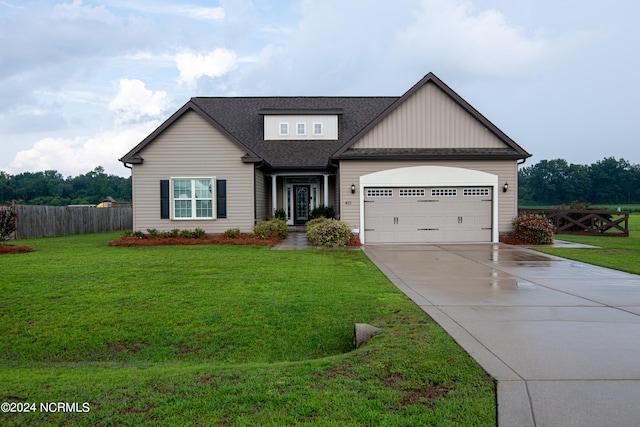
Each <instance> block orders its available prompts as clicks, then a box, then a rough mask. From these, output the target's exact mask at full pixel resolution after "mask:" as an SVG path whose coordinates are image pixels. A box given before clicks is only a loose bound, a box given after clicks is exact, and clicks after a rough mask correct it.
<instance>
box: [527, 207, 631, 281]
mask: <svg viewBox="0 0 640 427" xmlns="http://www.w3.org/2000/svg"><path fill="white" fill-rule="evenodd" d="M556 239H559V240H566V241H568V242H576V243H583V244H586V245H592V246H598V247H597V248H589V249H571V248H566V249H559V248H536V249H537V250H539V251H540V252H544V253H547V254H551V255H556V256H560V257H563V258H568V259H572V260H575V261H582V262H586V263H588V264H593V265H599V266H601V267H608V268H613V269H616V270H622V271H626V272H629V273H635V274H640V263H639V262H638V260H640V214H631V215H630V216H629V237H614V236H577V235H573V234H558V235H556Z"/></svg>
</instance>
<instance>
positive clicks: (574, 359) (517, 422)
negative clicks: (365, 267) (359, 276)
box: [364, 244, 640, 427]
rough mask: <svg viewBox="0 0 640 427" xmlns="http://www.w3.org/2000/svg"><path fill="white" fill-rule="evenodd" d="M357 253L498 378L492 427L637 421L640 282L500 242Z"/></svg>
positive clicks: (639, 411) (639, 412)
mask: <svg viewBox="0 0 640 427" xmlns="http://www.w3.org/2000/svg"><path fill="white" fill-rule="evenodd" d="M364 251H365V253H366V254H367V256H368V257H369V258H370V259H371V260H372V261H373V262H374V263H375V264H376V265H377V266H378V267H379V268H380V269H381V270H382V272H383V273H384V274H386V275H387V277H389V279H390V280H391V281H392V282H393V283H394V284H395V285H396V286H397V287H398V288H399V289H400V290H402V291H403V292H404V293H405V294H406V295H407V296H409V297H410V298H411V299H412V300H413V301H414V302H415V303H416V304H418V305H419V306H420V307H422V308H423V309H424V311H425V312H426V313H427V314H429V315H430V316H431V317H432V318H433V319H434V320H435V321H437V322H438V323H439V324H440V325H441V326H442V327H443V328H444V329H445V330H446V331H447V332H448V333H449V334H450V335H451V336H452V337H453V338H454V339H455V340H456V341H457V342H458V343H459V344H460V345H461V346H462V347H463V348H464V349H465V350H466V351H467V352H468V353H469V354H470V355H471V356H472V357H473V358H474V359H476V360H477V361H478V363H479V364H480V365H481V366H482V367H483V368H484V369H485V370H486V371H487V372H488V373H489V374H490V375H491V376H493V377H494V378H495V379H496V380H497V381H498V423H499V425H500V426H519V427H527V426H598V427H601V426H636V425H640V276H637V275H633V274H626V273H622V272H619V271H615V270H609V269H605V268H600V267H595V266H591V265H587V264H582V263H579V262H575V261H569V260H564V259H560V258H555V257H551V256H547V255H544V254H539V253H537V252H534V251H531V250H528V249H525V248H520V247H514V246H510V245H504V244H468V245H454V244H451V245H404V246H395V245H394V246H387V245H379V246H365V247H364ZM638 261H639V262H640V260H638Z"/></svg>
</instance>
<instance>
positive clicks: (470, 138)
mask: <svg viewBox="0 0 640 427" xmlns="http://www.w3.org/2000/svg"><path fill="white" fill-rule="evenodd" d="M443 156H449V157H451V158H461V157H467V158H479V157H491V158H498V157H501V158H515V159H519V158H526V157H529V156H530V154H529V153H527V152H526V151H525V150H523V149H522V148H521V147H520V146H519V145H518V144H516V143H515V142H514V141H513V140H512V139H511V138H509V137H508V136H507V135H506V134H504V133H503V132H502V131H501V130H500V129H498V128H497V127H496V126H495V125H494V124H493V123H491V122H490V121H489V120H488V119H486V118H485V117H484V116H483V115H482V114H480V113H479V112H478V111H477V110H476V109H475V108H473V107H472V106H471V105H470V104H469V103H467V102H466V101H465V100H464V99H462V98H461V97H460V96H459V95H458V94H456V93H455V92H454V91H453V90H451V88H449V87H448V86H447V85H445V84H444V83H443V82H442V81H441V80H440V79H438V78H437V77H436V76H435V75H434V74H433V73H429V74H427V75H426V76H425V77H424V78H423V79H422V80H420V81H419V82H418V83H416V84H415V85H414V86H413V87H412V88H411V89H410V90H409V91H407V92H406V93H405V94H404V95H403V96H402V97H400V98H398V99H397V100H396V101H395V102H394V103H393V104H392V105H390V106H389V108H387V109H386V110H385V111H384V112H383V113H382V114H380V116H378V117H376V118H375V119H374V120H373V121H372V122H370V123H369V124H368V125H367V126H366V127H364V128H363V129H361V130H360V132H358V134H356V135H355V136H354V137H353V138H352V139H351V140H350V141H348V142H347V143H346V144H345V145H343V146H342V147H341V148H340V149H339V150H337V151H336V153H334V155H333V158H334V159H347V158H350V159H356V158H392V157H395V158H405V157H411V158H420V157H424V158H430V157H433V158H444V157H443Z"/></svg>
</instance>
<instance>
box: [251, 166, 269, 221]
mask: <svg viewBox="0 0 640 427" xmlns="http://www.w3.org/2000/svg"><path fill="white" fill-rule="evenodd" d="M255 174H256V175H255V178H256V183H255V188H256V220H260V219H268V218H269V217H271V214H270V209H269V203H270V202H269V201H268V200H269V195H270V194H271V193H269V192H268V191H267V183H266V180H267V179H271V177H265V176H264V173H263V172H262V171H261V170H259V169H256V172H255Z"/></svg>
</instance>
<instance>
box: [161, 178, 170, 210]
mask: <svg viewBox="0 0 640 427" xmlns="http://www.w3.org/2000/svg"><path fill="white" fill-rule="evenodd" d="M160 219H169V180H168V179H161V180H160Z"/></svg>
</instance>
